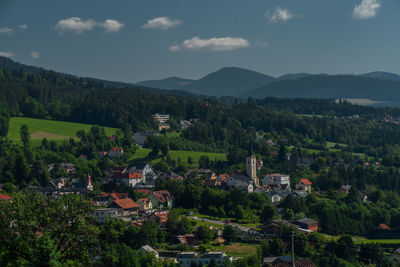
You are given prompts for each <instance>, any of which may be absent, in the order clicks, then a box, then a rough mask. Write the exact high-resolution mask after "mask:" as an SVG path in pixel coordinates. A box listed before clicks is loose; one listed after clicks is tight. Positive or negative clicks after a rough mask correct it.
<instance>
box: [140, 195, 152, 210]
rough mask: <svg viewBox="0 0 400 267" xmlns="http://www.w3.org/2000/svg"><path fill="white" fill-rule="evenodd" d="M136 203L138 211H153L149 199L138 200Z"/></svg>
mask: <svg viewBox="0 0 400 267" xmlns="http://www.w3.org/2000/svg"><path fill="white" fill-rule="evenodd" d="M136 203H137V204H138V205H139V211H143V212H147V211H150V210H152V209H153V205H152V204H151V201H150V199H149V198H140V199H138V200H137V201H136Z"/></svg>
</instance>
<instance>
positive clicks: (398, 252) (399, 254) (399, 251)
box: [390, 248, 400, 262]
mask: <svg viewBox="0 0 400 267" xmlns="http://www.w3.org/2000/svg"><path fill="white" fill-rule="evenodd" d="M390 260H392V261H395V262H400V248H396V249H395V250H394V251H393V252H392V254H391V255H390Z"/></svg>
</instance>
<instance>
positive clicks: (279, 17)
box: [0, 0, 400, 82]
mask: <svg viewBox="0 0 400 267" xmlns="http://www.w3.org/2000/svg"><path fill="white" fill-rule="evenodd" d="M399 48H400V0H114V1H111V0H68V1H54V0H35V1H33V0H0V55H2V56H7V57H10V58H11V59H13V60H16V61H18V62H20V63H24V64H28V65H34V66H40V67H44V68H47V69H52V70H56V71H60V72H65V73H71V74H75V75H79V76H87V77H96V78H101V79H106V80H114V81H125V82H137V81H141V80H148V79H160V78H165V77H169V76H179V77H183V78H191V79H198V78H201V77H202V76H204V75H206V74H208V73H210V72H212V71H216V70H218V69H220V68H222V67H228V66H235V67H242V68H248V69H251V70H254V71H258V72H261V73H264V74H267V75H271V76H280V75H283V74H287V73H299V72H308V73H330V74H338V73H355V74H358V73H366V72H370V71H378V70H379V71H389V72H394V73H400V53H399V50H400V49H399Z"/></svg>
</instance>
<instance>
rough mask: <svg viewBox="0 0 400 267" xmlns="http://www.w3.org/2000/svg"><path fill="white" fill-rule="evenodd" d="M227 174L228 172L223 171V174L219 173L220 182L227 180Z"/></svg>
mask: <svg viewBox="0 0 400 267" xmlns="http://www.w3.org/2000/svg"><path fill="white" fill-rule="evenodd" d="M229 176H230V175H229V174H227V173H223V174H220V175H219V179H221V181H222V182H226V181H227V180H228V178H229Z"/></svg>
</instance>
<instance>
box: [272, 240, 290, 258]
mask: <svg viewBox="0 0 400 267" xmlns="http://www.w3.org/2000/svg"><path fill="white" fill-rule="evenodd" d="M269 248H270V253H271V255H274V256H281V255H282V254H283V253H285V251H286V246H285V244H284V243H283V241H282V239H280V238H277V237H275V238H274V239H272V240H271V241H270V244H269Z"/></svg>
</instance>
